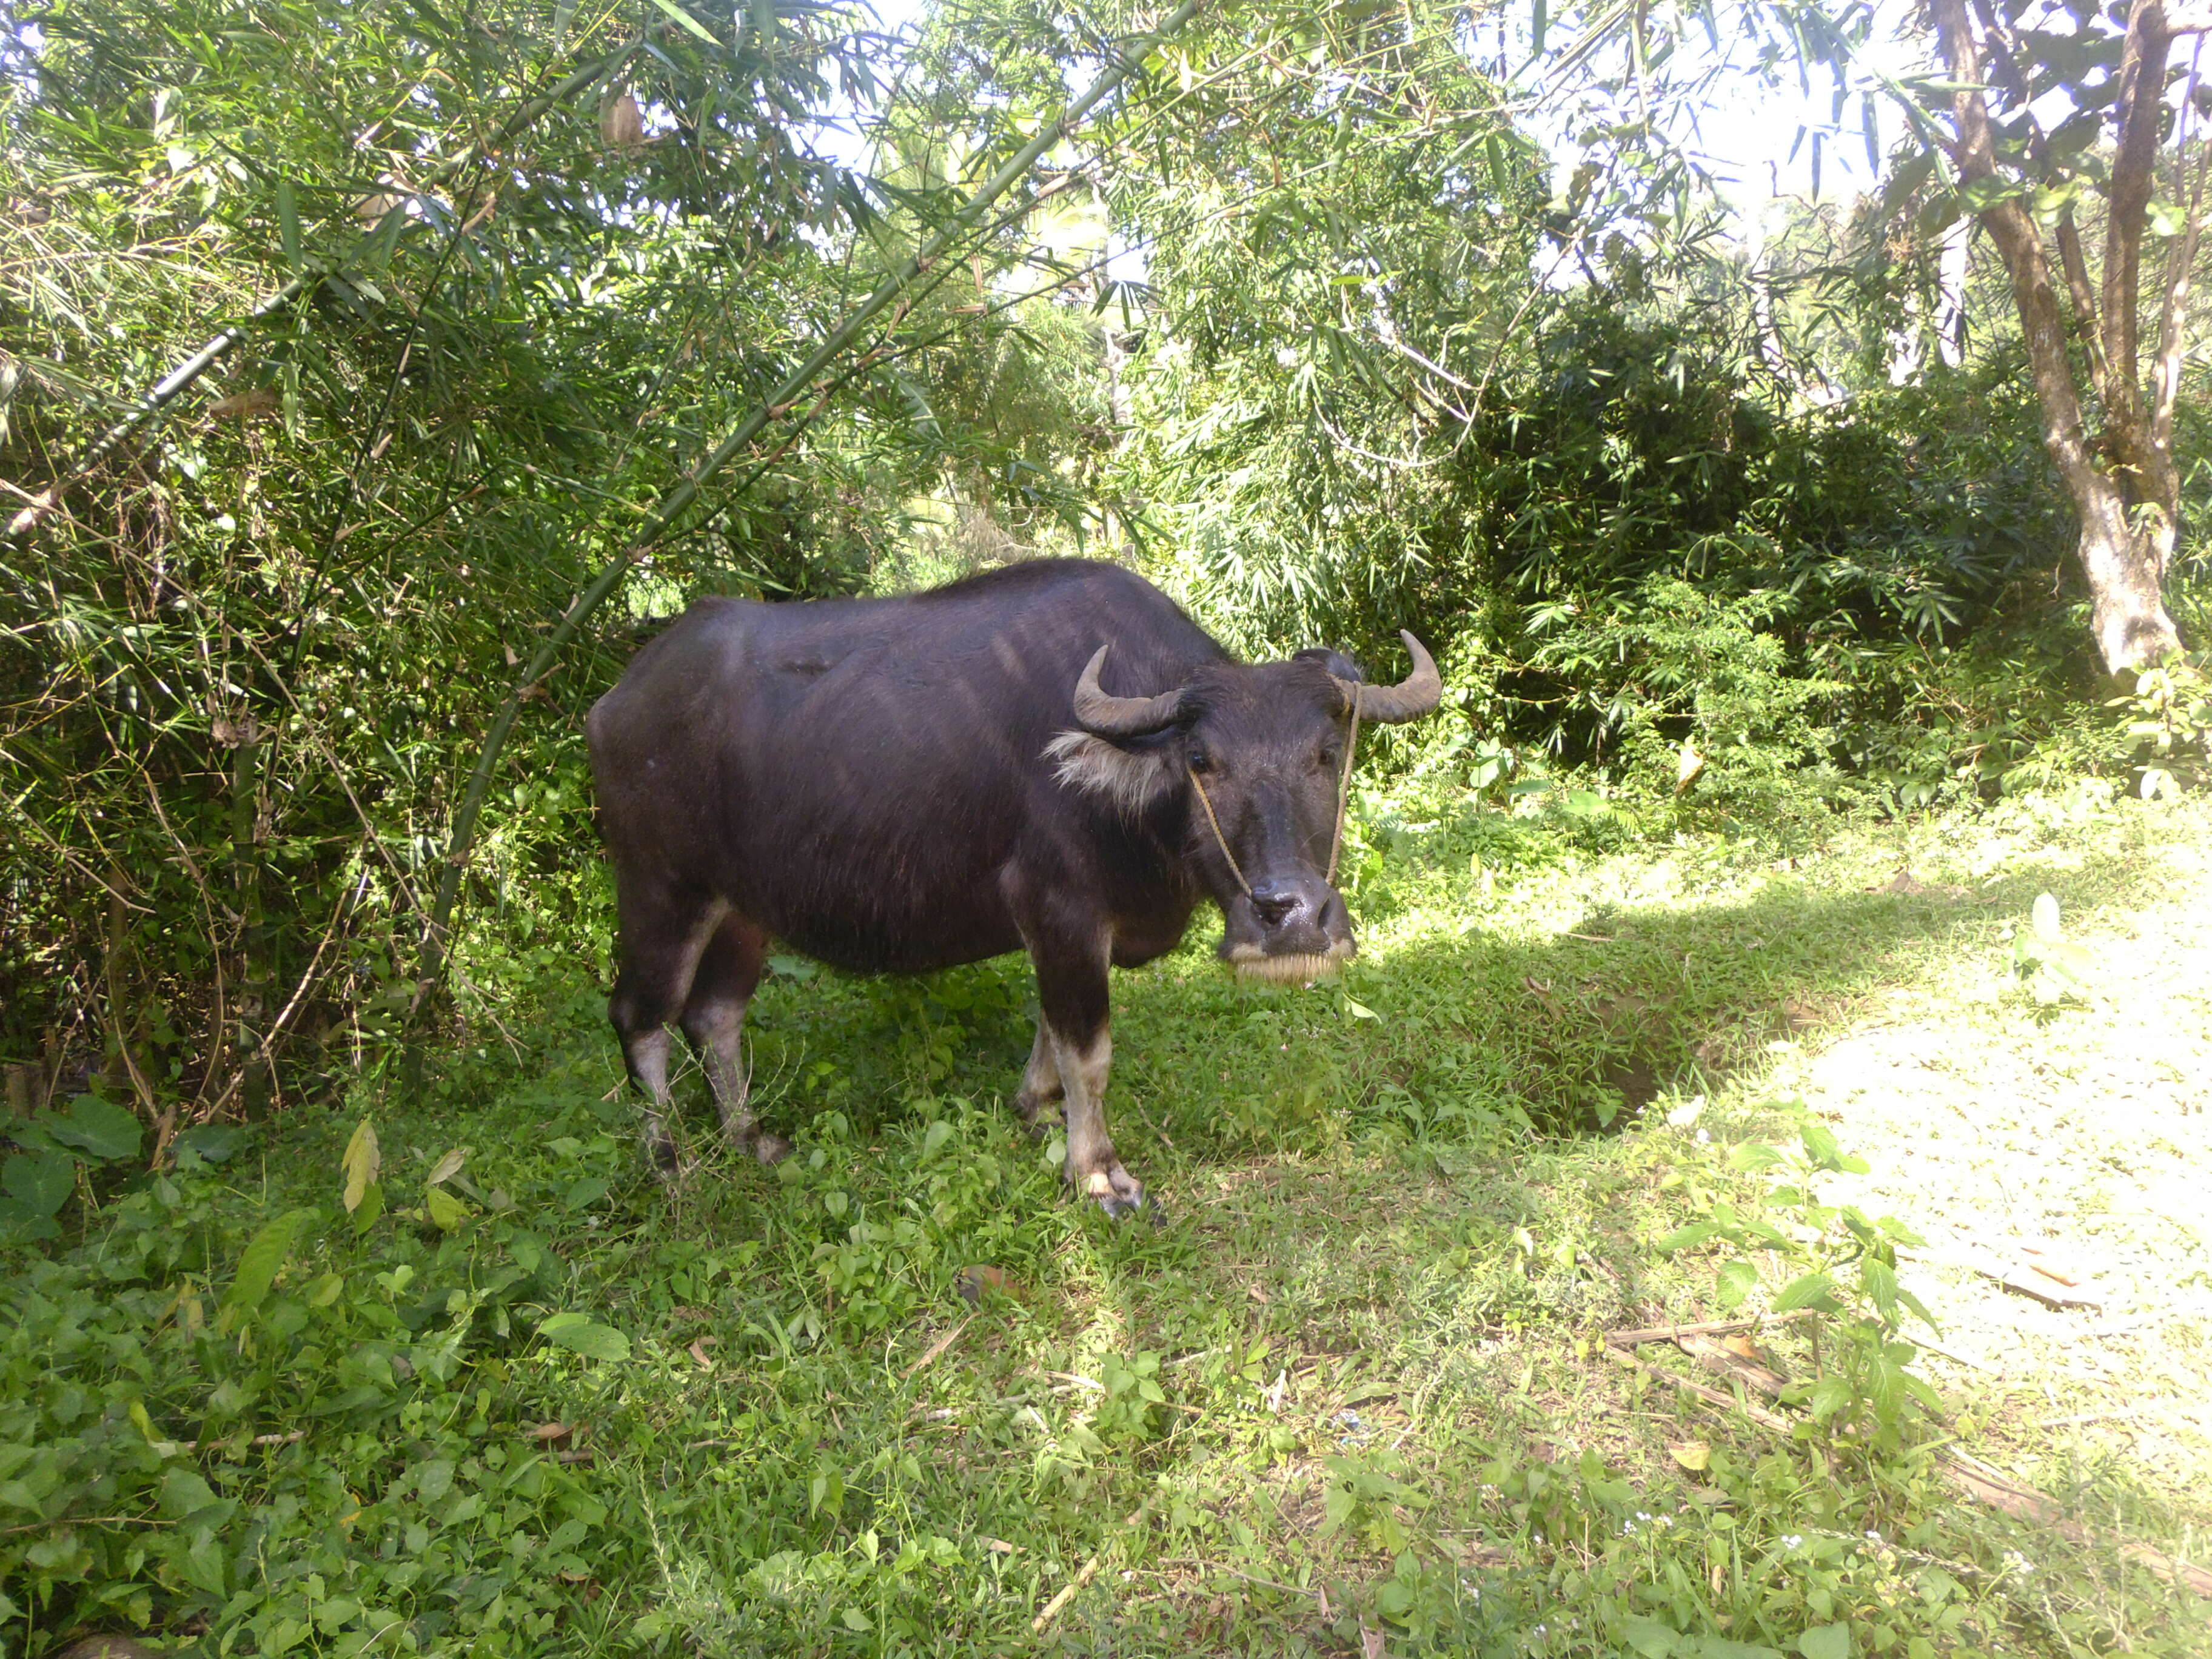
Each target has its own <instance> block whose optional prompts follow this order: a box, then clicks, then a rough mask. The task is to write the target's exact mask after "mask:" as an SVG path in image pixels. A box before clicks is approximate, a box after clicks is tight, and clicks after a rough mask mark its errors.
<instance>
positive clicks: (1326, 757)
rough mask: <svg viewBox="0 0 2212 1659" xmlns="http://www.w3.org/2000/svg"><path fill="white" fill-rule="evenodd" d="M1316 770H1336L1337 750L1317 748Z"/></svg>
mask: <svg viewBox="0 0 2212 1659" xmlns="http://www.w3.org/2000/svg"><path fill="white" fill-rule="evenodd" d="M1314 770H1315V771H1316V772H1334V771H1335V770H1336V751H1335V750H1334V749H1318V750H1315V751H1314Z"/></svg>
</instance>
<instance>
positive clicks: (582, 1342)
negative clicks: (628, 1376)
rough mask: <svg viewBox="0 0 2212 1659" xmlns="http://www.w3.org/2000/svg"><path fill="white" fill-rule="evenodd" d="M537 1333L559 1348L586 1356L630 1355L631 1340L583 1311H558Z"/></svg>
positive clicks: (594, 1357) (615, 1358)
mask: <svg viewBox="0 0 2212 1659" xmlns="http://www.w3.org/2000/svg"><path fill="white" fill-rule="evenodd" d="M538 1335H540V1336H542V1337H544V1339H545V1340H547V1341H548V1342H550V1343H552V1344H553V1345H554V1346H556V1347H560V1348H566V1349H568V1352H571V1353H580V1354H581V1355H583V1356H584V1358H586V1359H611V1360H617V1361H620V1360H624V1359H628V1358H629V1338H628V1337H626V1336H624V1335H623V1334H622V1333H621V1332H620V1331H618V1330H616V1329H615V1328H613V1327H612V1326H611V1325H601V1324H599V1323H596V1322H594V1321H592V1319H591V1318H589V1317H588V1316H586V1315H583V1314H580V1313H556V1314H554V1315H552V1316H550V1317H549V1318H548V1319H547V1320H546V1321H545V1322H544V1324H542V1325H540V1326H539V1327H538Z"/></svg>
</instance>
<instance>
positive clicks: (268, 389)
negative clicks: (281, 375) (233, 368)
mask: <svg viewBox="0 0 2212 1659" xmlns="http://www.w3.org/2000/svg"><path fill="white" fill-rule="evenodd" d="M282 406H283V398H279V397H278V396H277V395H276V389H275V388H274V387H273V386H255V387H253V388H252V390H251V391H247V392H234V393H233V394H232V395H231V396H229V397H228V398H216V400H215V402H213V403H211V404H209V405H208V413H209V414H210V415H212V416H215V417H216V419H217V420H223V421H251V420H257V419H258V418H260V417H261V416H266V415H274V414H275V413H276V410H278V409H279V408H280V407H282Z"/></svg>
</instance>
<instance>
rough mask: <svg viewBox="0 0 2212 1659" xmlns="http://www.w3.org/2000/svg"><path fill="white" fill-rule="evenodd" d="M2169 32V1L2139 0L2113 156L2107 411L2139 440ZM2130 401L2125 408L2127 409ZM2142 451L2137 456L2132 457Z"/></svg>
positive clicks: (2123, 55)
mask: <svg viewBox="0 0 2212 1659" xmlns="http://www.w3.org/2000/svg"><path fill="white" fill-rule="evenodd" d="M2169 39H2170V37H2169V35H2168V33H2167V32H2166V6H2165V0H2132V3H2131V4H2130V6H2129V8H2128V33H2127V39H2126V40H2125V42H2124V44H2123V46H2121V49H2120V70H2119V77H2118V78H2119V88H2120V91H2119V98H2118V115H2119V120H2120V141H2119V144H2118V149H2116V150H2115V151H2114V153H2113V156H2112V191H2111V197H2110V203H2111V206H2110V210H2109V211H2108V212H2107V214H2106V220H2105V307H2104V331H2105V360H2106V363H2107V364H2109V365H2110V368H2111V373H2112V380H2113V386H2114V391H2115V393H2116V394H2118V395H2116V396H2115V397H2114V398H2109V399H2107V400H2106V418H2107V419H2108V420H2110V421H2112V422H2114V424H2115V425H2116V426H2117V427H2118V428H2120V430H2119V431H2118V432H2116V433H2115V435H2116V436H2123V435H2124V438H2127V439H2132V438H2134V437H2136V435H2137V432H2138V429H2139V428H2140V425H2141V419H2142V416H2141V409H2140V405H2139V404H2138V401H2137V393H2136V384H2137V381H2136V374H2137V363H2136V350H2137V332H2138V329H2137V317H2136V307H2137V306H2138V304H2139V296H2140V295H2141V293H2142V238H2143V228H2144V225H2145V222H2146V221H2147V219H2148V210H2149V207H2150V194H2151V185H2152V182H2153V179H2154V177H2155V175H2156V173H2157V170H2158V148H2159V145H2158V129H2159V119H2160V114H2161V112H2163V110H2164V108H2165V105H2164V102H2163V100H2161V97H2160V94H2161V93H2162V92H2163V91H2164V90H2165V86H2166V48H2167V46H2168V43H2169ZM2123 405H2124V406H2125V412H2124V413H2123V412H2122V407H2123ZM2132 459H2134V457H2133V456H2132V455H2131V456H2130V460H2132Z"/></svg>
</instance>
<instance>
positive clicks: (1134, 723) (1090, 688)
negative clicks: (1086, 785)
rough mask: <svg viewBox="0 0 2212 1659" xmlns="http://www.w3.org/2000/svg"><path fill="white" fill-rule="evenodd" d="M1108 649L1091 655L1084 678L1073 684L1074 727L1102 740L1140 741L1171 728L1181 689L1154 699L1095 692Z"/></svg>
mask: <svg viewBox="0 0 2212 1659" xmlns="http://www.w3.org/2000/svg"><path fill="white" fill-rule="evenodd" d="M1110 645H1111V642H1110V641H1109V644H1107V645H1102V646H1100V647H1098V648H1097V650H1096V651H1094V652H1092V653H1091V661H1090V663H1089V664H1088V665H1086V666H1085V669H1084V671H1083V678H1081V679H1079V680H1078V681H1076V683H1075V723H1076V724H1077V725H1078V726H1081V727H1082V728H1083V729H1084V730H1085V731H1086V732H1090V733H1091V734H1092V735H1093V736H1094V737H1101V738H1141V737H1143V736H1144V735H1145V734H1146V732H1158V731H1159V730H1161V729H1162V728H1163V727H1164V726H1171V725H1173V724H1174V723H1175V717H1176V714H1178V713H1179V712H1180V711H1181V709H1182V688H1181V687H1177V688H1176V690H1173V691H1163V692H1161V693H1160V695H1159V696H1157V697H1116V696H1109V695H1108V694H1107V693H1105V692H1103V691H1101V690H1099V689H1098V665H1100V664H1101V663H1103V662H1104V661H1105V660H1106V653H1107V651H1108V650H1109V648H1110Z"/></svg>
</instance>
